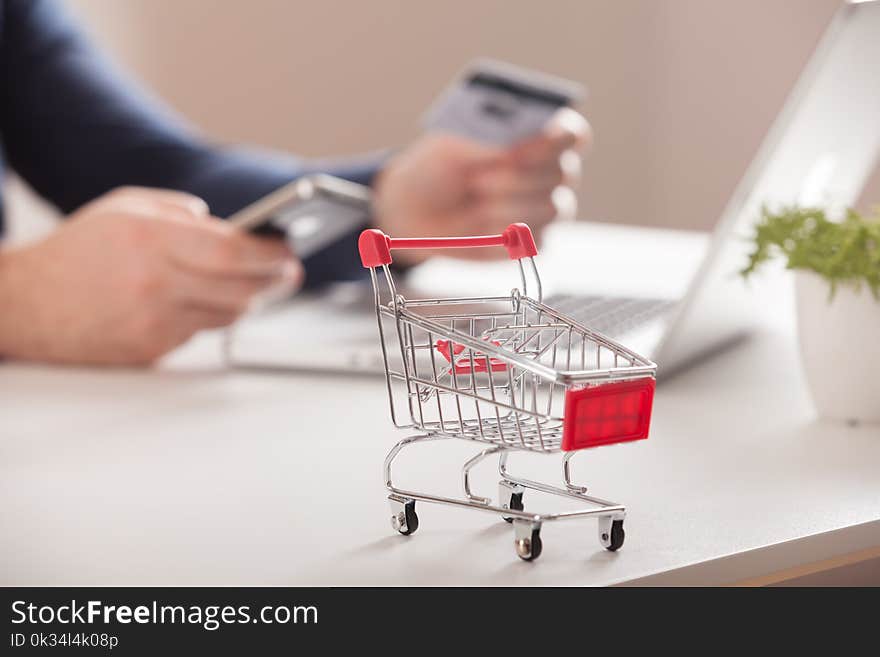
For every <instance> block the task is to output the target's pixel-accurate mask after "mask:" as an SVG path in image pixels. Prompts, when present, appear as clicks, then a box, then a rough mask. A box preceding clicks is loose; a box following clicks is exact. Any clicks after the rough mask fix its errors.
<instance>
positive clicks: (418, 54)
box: [19, 0, 880, 229]
mask: <svg viewBox="0 0 880 657" xmlns="http://www.w3.org/2000/svg"><path fill="white" fill-rule="evenodd" d="M67 1H68V4H69V5H70V6H71V8H72V9H73V10H74V11H75V12H76V13H77V14H79V15H80V16H81V18H82V20H83V21H84V23H85V24H86V26H87V27H88V29H89V30H90V31H91V32H92V34H93V35H94V37H95V38H96V40H97V41H99V42H100V43H101V44H102V45H103V46H104V47H105V48H106V49H107V50H109V51H110V52H111V53H112V55H113V56H114V57H116V58H117V59H118V60H119V61H120V62H121V64H122V65H123V66H124V67H125V68H127V69H128V70H130V71H131V72H132V73H133V74H135V75H137V76H138V77H140V78H141V79H142V80H143V81H144V83H145V84H147V85H148V86H150V87H151V88H152V89H153V90H155V92H156V93H158V94H159V95H161V96H162V97H164V98H165V99H166V100H167V101H168V102H169V103H170V104H171V105H173V106H174V107H175V108H176V109H177V110H178V111H180V112H181V113H182V114H184V115H185V116H186V117H188V118H189V119H190V120H191V121H193V122H194V123H196V124H198V125H199V126H201V128H203V129H204V130H205V131H206V132H207V133H208V134H209V135H211V136H212V137H214V138H216V139H218V140H221V141H225V142H248V143H254V144H260V145H264V146H269V147H273V148H279V149H285V150H289V151H293V152H296V153H301V154H305V155H311V156H328V155H342V154H346V153H356V152H360V151H367V150H371V149H374V148H381V147H386V146H400V145H403V144H405V143H406V142H407V141H408V140H410V139H412V138H413V137H414V136H415V135H417V134H418V119H419V116H420V114H421V112H422V111H423V110H424V109H425V108H426V107H427V106H428V104H429V103H430V102H431V100H432V99H433V98H434V96H435V95H436V94H437V92H438V90H439V89H440V88H441V87H442V86H443V85H445V84H446V83H447V81H448V80H449V79H450V78H451V77H452V76H453V75H454V74H455V73H456V72H457V71H458V70H459V69H460V68H461V67H462V66H463V65H464V64H465V63H466V62H467V61H468V60H470V59H471V58H473V57H475V56H480V55H485V56H491V57H498V58H501V59H505V60H509V61H512V62H515V63H518V64H522V65H525V66H530V67H535V68H538V69H544V70H546V71H549V72H552V73H555V74H558V75H562V76H565V77H569V78H573V79H575V80H579V81H581V82H582V83H584V84H585V85H586V86H587V87H588V88H589V91H590V95H589V97H588V99H587V101H586V103H585V104H584V106H583V108H582V109H583V111H584V112H585V113H586V115H587V116H588V117H589V119H590V121H591V123H592V124H593V126H594V129H595V132H596V142H595V146H594V148H593V150H592V152H591V153H590V156H589V158H588V160H587V165H586V171H585V174H586V175H585V181H584V185H583V189H582V190H581V204H582V205H581V207H582V211H581V215H582V216H583V217H585V218H589V219H594V220H602V221H616V222H625V223H639V224H649V225H662V226H677V227H683V228H698V229H708V228H711V226H712V225H713V223H714V222H715V220H716V219H717V217H718V215H719V213H720V210H721V208H722V206H723V205H724V203H725V202H726V201H727V199H728V197H729V195H730V193H731V191H732V189H733V187H734V186H735V185H736V183H737V181H738V179H739V176H741V175H742V173H743V172H744V170H745V167H746V166H747V164H748V162H749V160H750V159H751V157H752V156H753V154H754V152H755V150H756V149H757V147H758V144H759V143H760V140H761V138H762V137H763V136H764V134H765V132H766V130H767V129H768V127H769V125H770V123H771V121H772V120H773V118H774V116H775V115H776V113H777V111H778V110H779V108H780V107H781V105H782V103H783V101H784V99H785V96H786V94H787V92H788V91H789V90H790V88H791V86H792V85H793V83H794V81H795V79H796V77H797V75H798V73H799V72H800V70H801V68H802V66H803V65H804V63H805V62H806V60H807V58H808V56H809V54H810V52H811V50H812V48H813V47H814V46H815V44H816V42H817V40H818V39H819V37H820V35H821V33H822V31H823V29H824V28H825V26H826V25H827V24H828V22H829V20H830V18H831V16H832V14H833V12H834V10H835V9H836V7H837V6H838V5H839V2H840V0H737V1H736V2H730V1H728V0H617V1H612V0H544V1H542V2H527V1H525V0H517V1H511V0H508V1H503V0H470V1H467V0H445V1H443V2H438V1H436V0H434V1H432V2H426V1H424V0H410V1H397V0H371V1H370V2H354V1H352V0H348V1H342V0H324V1H322V2H304V1H299V0H249V1H248V2H242V1H241V0H67ZM867 199H872V200H873V202H875V203H876V202H880V175H877V176H875V180H874V182H873V183H872V186H871V192H870V193H869V195H867V196H866V201H867ZM19 214H20V213H19Z"/></svg>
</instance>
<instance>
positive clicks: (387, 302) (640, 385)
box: [359, 224, 656, 561]
mask: <svg viewBox="0 0 880 657" xmlns="http://www.w3.org/2000/svg"><path fill="white" fill-rule="evenodd" d="M485 246H504V247H505V248H506V249H507V250H508V254H509V255H510V257H511V259H513V260H516V261H517V264H518V265H519V274H520V281H521V284H522V291H520V290H519V289H516V288H515V289H513V290H512V292H511V294H510V295H509V296H505V297H499V296H495V297H456V298H432V299H412V300H408V299H406V298H404V297H403V296H402V295H401V294H399V293H398V292H397V289H396V287H395V284H394V276H393V273H392V270H391V269H390V267H389V265H390V264H391V250H393V249H438V248H473V247H485ZM359 249H360V253H361V259H362V262H363V264H364V266H365V267H367V268H369V270H370V277H371V280H372V284H373V293H374V301H375V308H376V319H377V324H378V329H379V338H380V343H381V348H382V357H383V361H384V365H385V373H386V385H387V389H388V399H389V407H390V411H391V418H392V422H393V423H394V425H395V426H396V427H398V428H415V429H417V430H419V431H421V432H422V433H419V434H417V435H412V436H409V437H407V438H404V439H403V440H400V441H399V442H398V443H397V444H396V445H394V447H392V449H391V450H390V451H389V453H388V455H387V456H386V458H385V465H384V474H385V485H386V487H387V489H388V491H389V493H390V494H389V496H388V499H389V502H390V505H391V511H392V515H391V522H392V526H393V527H394V528H395V529H396V530H397V531H398V532H400V533H401V534H404V535H409V534H412V533H413V532H415V531H416V530H417V529H418V526H419V519H418V515H417V514H416V510H415V503H416V501H422V502H430V503H434V504H446V505H450V506H457V507H462V508H470V509H477V510H481V511H484V512H489V513H494V514H497V515H500V516H501V517H503V518H504V519H505V520H506V521H508V522H511V523H512V524H513V528H514V544H515V549H516V553H517V555H518V556H519V557H520V558H521V559H524V560H526V561H531V560H534V559H536V558H538V556H539V555H540V554H541V551H542V542H541V536H540V532H541V527H542V525H543V523H545V522H551V521H556V520H567V519H575V518H586V517H595V518H597V519H598V524H599V530H598V533H599V542H600V544H601V545H602V546H603V547H604V548H605V549H607V550H611V551H615V550H617V549H619V548H620V547H621V546H622V545H623V542H624V537H625V533H624V529H623V521H624V518H625V516H626V508H625V507H624V506H623V505H622V504H618V503H616V502H611V501H609V500H605V499H602V498H599V497H594V496H593V495H588V494H587V492H588V489H587V487H586V486H582V485H579V484H577V483H575V482H574V481H573V480H572V475H571V460H572V458H573V457H574V455H575V454H576V453H577V452H578V451H579V450H582V449H584V448H586V447H594V446H598V445H602V444H614V443H619V442H628V441H631V440H638V439H643V438H646V437H647V432H648V424H649V420H650V412H651V403H652V400H653V391H654V377H655V374H656V365H655V364H654V363H652V362H651V361H649V360H647V359H646V358H644V357H642V356H639V355H638V354H636V353H634V352H632V351H630V350H629V349H627V348H626V347H624V346H623V345H621V344H619V343H617V342H615V341H613V340H611V339H610V338H607V337H606V336H603V335H601V334H599V333H597V332H595V331H592V330H591V329H589V328H587V327H586V326H583V325H582V324H580V323H579V322H577V321H575V320H573V319H571V318H569V317H567V316H564V315H562V314H560V313H558V312H556V311H555V310H553V309H552V308H550V307H548V306H546V305H544V304H543V291H542V288H541V280H540V276H539V275H538V270H537V267H536V265H535V261H534V256H535V255H537V248H536V247H535V243H534V240H533V238H532V234H531V231H530V230H529V228H528V226H526V225H525V224H512V225H511V226H509V227H508V228H507V230H505V232H504V233H502V234H501V235H489V236H480V237H464V238H423V239H410V238H403V239H401V238H396V239H395V238H390V237H388V236H386V235H385V234H384V233H382V232H381V231H378V230H375V229H374V230H367V231H364V232H363V233H362V234H361V238H360V240H359ZM524 260H527V261H528V265H529V274H530V276H527V274H526V268H525V266H524V265H523V261H524ZM380 271H381V272H382V278H384V279H385V286H383V285H381V284H380V275H379V272H380ZM529 278H531V279H532V281H533V283H534V285H535V290H536V295H535V298H533V297H530V296H529V294H528V291H529V287H530V286H529ZM401 399H402V400H403V401H402V402H401ZM401 404H403V405H404V406H405V408H406V410H407V413H406V416H405V417H402V414H401V413H400V409H399V406H400V405H401ZM579 404H580V405H579ZM584 408H587V409H592V410H589V411H584V410H582V409H584ZM596 409H598V410H596ZM608 409H612V411H608ZM587 412H590V413H593V414H594V415H590V416H588V417H587V416H585V413H587ZM597 412H598V413H605V414H606V415H595V413H597ZM609 412H610V413H611V415H610V416H609V415H608V413H609ZM575 419H578V420H582V422H581V424H578V423H577V422H576V421H575ZM447 439H465V440H471V441H475V442H480V443H485V444H486V445H487V446H486V447H485V448H483V449H482V450H481V451H480V452H479V453H477V454H476V455H475V456H473V457H471V458H470V459H468V460H467V461H466V462H465V463H464V464H463V465H462V468H461V486H462V491H463V496H462V497H460V498H455V497H447V496H443V495H436V494H431V493H423V492H419V491H414V490H408V489H404V488H400V487H398V486H396V485H395V483H394V479H393V476H392V468H393V465H394V461H395V459H396V458H397V457H398V455H399V454H400V453H401V452H402V451H403V450H404V449H405V448H409V447H413V446H417V445H422V444H425V443H428V442H432V441H439V440H447ZM513 451H521V452H522V451H525V452H539V453H542V454H554V453H559V452H563V457H562V482H561V483H562V485H561V486H559V485H551V484H548V483H544V482H540V481H535V480H531V479H527V478H524V477H520V476H517V475H515V474H513V473H512V472H511V471H510V470H509V468H508V459H509V455H510V453H511V452H513ZM495 456H497V457H498V472H499V475H500V481H499V488H498V491H499V492H498V495H499V497H498V502H497V503H493V501H492V500H491V499H490V498H488V497H483V496H480V495H477V494H475V493H474V492H473V491H472V490H471V476H470V475H471V470H472V469H473V468H474V467H475V466H476V465H477V464H478V463H480V462H482V461H483V460H485V459H486V458H489V457H495ZM526 489H531V490H535V491H539V492H542V493H547V494H550V495H556V496H560V497H564V498H569V499H574V500H577V501H579V502H583V503H585V504H586V505H588V506H586V507H585V508H583V509H579V510H573V511H561V512H551V513H537V512H534V511H526V510H525V508H524V504H523V494H524V492H525V490H526Z"/></svg>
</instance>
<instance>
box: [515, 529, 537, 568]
mask: <svg viewBox="0 0 880 657" xmlns="http://www.w3.org/2000/svg"><path fill="white" fill-rule="evenodd" d="M515 546H516V555H517V556H518V557H519V558H520V559H522V560H523V561H534V560H535V559H537V558H538V557H540V556H541V550H542V549H543V547H544V544H543V543H542V542H541V529H540V528H538V529H533V530H532V535H531V537H529V538H518V539H516V540H515Z"/></svg>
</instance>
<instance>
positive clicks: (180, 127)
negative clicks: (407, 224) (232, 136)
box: [0, 0, 379, 285]
mask: <svg viewBox="0 0 880 657" xmlns="http://www.w3.org/2000/svg"><path fill="white" fill-rule="evenodd" d="M0 2H2V8H3V11H4V15H3V21H2V22H3V36H2V40H0V134H2V139H3V145H4V150H5V154H6V157H7V159H8V161H9V163H10V164H11V166H12V167H13V168H14V169H15V170H16V171H17V172H18V173H19V175H21V176H22V177H23V178H24V179H25V180H27V181H28V183H29V184H30V185H31V186H32V187H33V188H34V189H35V190H36V191H37V192H38V193H39V194H40V195H42V196H44V197H45V198H47V199H48V200H50V201H51V202H53V203H54V204H55V205H57V206H58V207H59V208H60V209H61V210H62V212H65V213H67V212H71V211H72V210H74V209H76V208H77V207H79V206H80V205H82V204H84V203H85V202H87V201H89V200H91V199H93V198H95V197H96V196H99V195H101V194H103V193H105V192H107V191H108V190H110V189H113V188H114V187H119V186H122V185H143V186H148V187H165V188H169V189H178V190H182V191H187V192H190V193H193V194H196V195H198V196H200V197H202V198H203V199H205V201H206V202H207V203H208V205H209V206H210V208H211V211H212V213H214V214H215V215H217V216H221V217H224V216H228V215H230V214H232V213H233V212H235V211H236V210H238V209H240V208H241V207H243V206H245V205H247V204H248V203H250V202H252V201H254V200H256V199H258V198H260V197H261V196H264V195H265V194H267V193H269V192H270V191H272V190H274V189H276V188H278V187H280V186H281V185H283V184H285V183H287V182H289V181H291V180H293V179H295V178H297V177H299V176H301V175H303V174H306V173H311V172H314V171H316V170H318V169H316V168H315V167H310V166H309V164H308V163H307V162H304V161H301V160H298V159H296V158H293V157H289V156H287V157H284V156H279V155H277V154H271V155H270V154H260V153H257V152H248V151H244V150H239V149H232V148H222V147H218V146H215V145H212V144H209V143H208V142H207V141H206V140H205V139H204V138H202V137H201V136H200V135H199V134H198V133H197V132H196V131H195V130H194V129H193V128H191V127H190V126H188V125H186V123H185V122H184V121H182V120H181V119H180V118H179V117H178V116H176V115H174V114H173V113H172V112H171V111H170V110H169V109H168V108H167V107H165V106H163V105H162V104H161V103H159V102H158V101H157V100H156V99H154V98H153V97H151V96H150V95H149V94H147V93H146V92H145V91H144V90H143V89H141V88H139V87H138V86H137V85H135V84H133V83H132V82H131V81H130V80H129V79H126V77H125V76H123V75H121V74H120V73H119V71H117V70H116V69H115V67H114V66H113V65H112V64H111V63H110V62H109V61H108V60H107V59H106V58H105V57H104V56H103V55H102V54H101V53H100V52H98V51H97V50H96V49H95V48H94V47H93V46H92V45H91V44H90V43H88V41H87V39H85V38H84V36H83V35H82V34H81V33H80V31H79V30H78V29H77V27H76V24H75V22H74V21H73V20H72V19H71V18H70V16H69V15H68V14H67V13H66V11H65V10H64V8H63V7H62V6H60V4H59V3H58V2H56V1H55V0H0ZM378 168H379V158H374V159H373V160H371V161H364V162H360V163H345V164H340V165H339V166H332V165H331V166H324V167H321V168H320V170H321V171H324V172H326V173H331V174H333V175H337V176H340V177H344V178H347V179H349V180H353V181H355V182H360V183H363V184H371V182H372V179H373V177H374V175H375V173H376V171H377V170H378ZM304 264H305V267H306V274H307V284H309V285H315V284H319V283H323V282H326V281H329V280H335V279H347V278H352V277H356V276H359V275H360V274H361V271H362V270H361V268H360V262H359V260H358V257H357V249H356V234H352V235H349V236H346V237H345V238H344V239H342V240H340V241H339V242H338V243H336V244H334V245H332V246H331V247H329V248H328V249H325V250H324V251H322V252H320V253H318V254H315V255H314V256H312V257H311V258H309V259H308V260H307V261H306V262H305V263H304Z"/></svg>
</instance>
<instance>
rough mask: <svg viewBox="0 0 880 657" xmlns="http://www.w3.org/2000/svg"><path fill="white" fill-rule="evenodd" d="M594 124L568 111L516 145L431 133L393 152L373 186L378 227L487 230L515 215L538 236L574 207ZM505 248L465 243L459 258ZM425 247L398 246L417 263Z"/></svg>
mask: <svg viewBox="0 0 880 657" xmlns="http://www.w3.org/2000/svg"><path fill="white" fill-rule="evenodd" d="M590 138H591V131H590V126H589V124H588V123H587V121H586V119H584V117H583V116H581V115H580V114H578V113H577V112H575V111H574V110H570V109H564V110H560V112H559V113H558V114H557V115H556V116H555V117H554V119H553V120H552V121H551V122H550V123H549V124H548V125H547V127H546V128H545V130H544V131H543V132H542V133H541V134H540V135H538V136H536V137H534V138H532V139H529V140H527V141H524V142H522V143H520V144H517V145H515V146H513V147H511V148H507V149H501V148H497V147H491V146H486V145H483V144H477V143H475V142H473V141H469V140H466V139H463V138H460V137H455V136H452V135H439V134H434V135H426V136H424V137H422V138H420V139H419V140H417V141H416V142H415V143H414V144H412V145H411V146H410V147H409V148H407V149H406V150H404V151H402V152H401V153H399V154H398V155H396V156H395V157H393V158H392V159H391V160H390V161H389V163H388V165H387V166H386V167H385V168H384V169H383V171H382V172H381V173H380V174H379V177H378V179H377V181H376V184H375V189H374V199H375V203H374V207H375V211H376V219H375V221H376V225H377V227H378V228H380V229H381V230H383V231H384V232H385V233H387V234H389V235H391V236H392V237H398V236H399V237H431V236H443V237H446V236H461V235H484V234H495V233H500V232H502V231H503V230H504V229H505V228H506V227H507V226H508V225H509V224H511V223H513V222H517V221H524V222H526V223H528V224H529V225H530V226H531V228H532V229H533V231H534V232H535V236H536V237H539V235H540V232H541V229H542V228H543V227H544V226H545V225H546V224H547V223H549V222H550V221H552V220H553V219H554V218H556V217H558V216H568V217H573V216H574V213H575V211H576V201H575V195H574V192H573V191H572V187H573V186H574V184H575V183H576V181H577V179H578V177H579V175H580V168H581V167H580V165H581V156H580V153H581V152H582V151H583V150H584V149H585V148H586V146H587V145H588V144H589V141H590ZM503 254H504V252H503V250H502V249H466V250H464V249H463V250H461V251H456V252H455V253H454V254H453V255H455V256H458V257H476V258H487V257H499V256H502V255H503ZM429 255H431V254H430V253H429V252H426V251H401V252H400V253H399V255H398V254H395V257H396V258H401V259H402V261H403V262H406V263H415V262H419V261H421V260H423V259H425V258H426V257H428V256H429Z"/></svg>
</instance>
